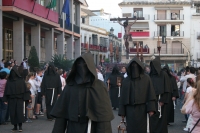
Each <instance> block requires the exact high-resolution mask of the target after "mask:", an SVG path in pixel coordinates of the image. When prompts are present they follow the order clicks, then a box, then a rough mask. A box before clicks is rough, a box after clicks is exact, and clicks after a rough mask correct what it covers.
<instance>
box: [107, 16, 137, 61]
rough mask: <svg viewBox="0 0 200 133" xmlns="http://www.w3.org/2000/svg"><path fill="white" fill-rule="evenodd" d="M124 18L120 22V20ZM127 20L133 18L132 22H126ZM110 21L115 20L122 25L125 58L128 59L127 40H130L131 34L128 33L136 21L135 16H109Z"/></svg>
mask: <svg viewBox="0 0 200 133" xmlns="http://www.w3.org/2000/svg"><path fill="white" fill-rule="evenodd" d="M123 20H125V22H124V23H123V24H122V23H121V21H123ZM129 20H135V21H134V22H132V23H130V24H129V23H128V21H129ZM110 21H117V22H118V23H119V24H120V25H121V26H123V27H124V31H125V35H124V37H123V38H124V42H125V47H126V59H129V41H132V35H131V34H130V30H131V27H132V25H133V24H134V23H135V22H136V21H137V20H136V19H135V18H128V17H126V18H119V17H118V18H111V19H110Z"/></svg>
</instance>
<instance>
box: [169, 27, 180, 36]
mask: <svg viewBox="0 0 200 133" xmlns="http://www.w3.org/2000/svg"><path fill="white" fill-rule="evenodd" d="M171 36H180V25H172V26H171Z"/></svg>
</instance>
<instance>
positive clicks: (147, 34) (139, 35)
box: [130, 31, 149, 37]
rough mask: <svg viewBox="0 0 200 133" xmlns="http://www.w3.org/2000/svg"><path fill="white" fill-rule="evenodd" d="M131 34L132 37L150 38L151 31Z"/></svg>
mask: <svg viewBox="0 0 200 133" xmlns="http://www.w3.org/2000/svg"><path fill="white" fill-rule="evenodd" d="M130 34H131V35H132V37H149V31H144V32H139V31H135V32H130Z"/></svg>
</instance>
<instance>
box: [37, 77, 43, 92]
mask: <svg viewBox="0 0 200 133" xmlns="http://www.w3.org/2000/svg"><path fill="white" fill-rule="evenodd" d="M36 80H37V81H38V83H39V84H40V85H39V87H38V88H37V91H38V92H41V88H40V86H41V83H42V77H40V76H36Z"/></svg>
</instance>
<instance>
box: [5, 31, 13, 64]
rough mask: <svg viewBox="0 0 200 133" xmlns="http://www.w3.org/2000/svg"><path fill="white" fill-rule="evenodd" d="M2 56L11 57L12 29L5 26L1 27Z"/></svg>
mask: <svg viewBox="0 0 200 133" xmlns="http://www.w3.org/2000/svg"><path fill="white" fill-rule="evenodd" d="M3 58H4V59H6V60H10V59H12V58H13V31H12V30H11V29H6V28H4V29H3Z"/></svg>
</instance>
